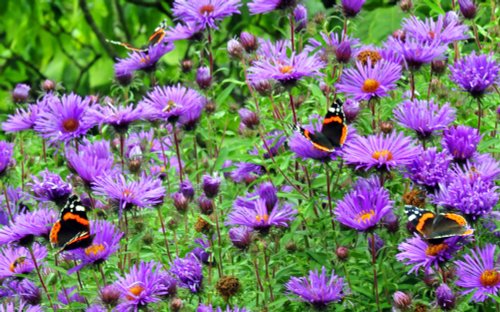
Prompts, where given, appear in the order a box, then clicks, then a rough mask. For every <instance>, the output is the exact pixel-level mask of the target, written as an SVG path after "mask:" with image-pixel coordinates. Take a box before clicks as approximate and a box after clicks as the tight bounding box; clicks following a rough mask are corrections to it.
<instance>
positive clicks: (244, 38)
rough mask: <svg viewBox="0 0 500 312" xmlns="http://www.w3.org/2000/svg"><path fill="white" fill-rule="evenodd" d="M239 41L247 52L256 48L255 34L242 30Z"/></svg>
mask: <svg viewBox="0 0 500 312" xmlns="http://www.w3.org/2000/svg"><path fill="white" fill-rule="evenodd" d="M240 42H241V45H242V46H243V48H244V49H245V51H247V52H248V53H252V52H253V51H255V50H257V47H258V45H257V38H255V36H254V35H252V34H251V33H248V32H246V31H244V32H242V33H241V34H240Z"/></svg>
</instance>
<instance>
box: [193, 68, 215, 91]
mask: <svg viewBox="0 0 500 312" xmlns="http://www.w3.org/2000/svg"><path fill="white" fill-rule="evenodd" d="M196 83H197V84H198V87H200V89H203V90H204V89H208V88H210V86H211V85H212V75H211V74H210V69H208V67H206V66H202V67H200V68H198V70H197V71H196Z"/></svg>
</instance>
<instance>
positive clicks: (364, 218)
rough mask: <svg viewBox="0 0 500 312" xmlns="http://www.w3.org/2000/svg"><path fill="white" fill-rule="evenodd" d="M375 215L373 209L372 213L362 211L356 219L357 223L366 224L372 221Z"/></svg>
mask: <svg viewBox="0 0 500 312" xmlns="http://www.w3.org/2000/svg"><path fill="white" fill-rule="evenodd" d="M374 215H375V210H373V209H371V210H370V211H366V210H364V211H361V212H360V213H358V216H357V217H356V221H358V222H359V223H366V222H368V221H370V220H371V218H372V217H373V216H374Z"/></svg>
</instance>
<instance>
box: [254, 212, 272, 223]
mask: <svg viewBox="0 0 500 312" xmlns="http://www.w3.org/2000/svg"><path fill="white" fill-rule="evenodd" d="M268 220H269V215H268V214H263V215H256V216H255V221H257V222H262V221H264V222H267V221H268Z"/></svg>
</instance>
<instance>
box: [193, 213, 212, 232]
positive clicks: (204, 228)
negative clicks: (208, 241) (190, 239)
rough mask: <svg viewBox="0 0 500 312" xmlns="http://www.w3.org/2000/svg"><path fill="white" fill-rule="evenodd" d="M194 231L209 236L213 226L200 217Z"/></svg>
mask: <svg viewBox="0 0 500 312" xmlns="http://www.w3.org/2000/svg"><path fill="white" fill-rule="evenodd" d="M194 230H195V231H196V232H198V233H203V234H208V233H210V231H211V230H212V225H211V224H210V223H209V222H207V220H205V219H203V218H202V217H201V216H199V217H198V220H197V221H196V223H195V225H194Z"/></svg>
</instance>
